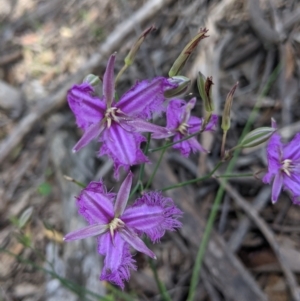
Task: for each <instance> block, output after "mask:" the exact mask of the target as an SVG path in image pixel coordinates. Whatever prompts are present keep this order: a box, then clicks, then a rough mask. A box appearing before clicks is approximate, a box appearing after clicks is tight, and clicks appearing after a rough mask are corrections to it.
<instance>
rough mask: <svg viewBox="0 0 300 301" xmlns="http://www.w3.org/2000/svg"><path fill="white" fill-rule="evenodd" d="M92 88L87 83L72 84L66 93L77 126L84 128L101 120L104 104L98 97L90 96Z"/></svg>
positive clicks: (104, 108)
mask: <svg viewBox="0 0 300 301" xmlns="http://www.w3.org/2000/svg"><path fill="white" fill-rule="evenodd" d="M93 92H94V88H93V87H92V86H91V85H89V84H88V83H86V82H85V83H82V84H81V85H74V86H73V87H72V88H71V89H70V90H69V91H68V95H67V99H68V103H69V106H70V108H71V110H72V111H73V113H74V115H75V118H76V123H77V125H78V127H80V128H81V129H83V130H86V129H87V128H88V127H89V126H90V125H91V124H94V123H98V122H99V121H100V120H102V118H103V116H104V112H105V110H106V104H105V103H104V102H103V101H102V100H101V99H100V98H98V97H95V96H92V94H93Z"/></svg>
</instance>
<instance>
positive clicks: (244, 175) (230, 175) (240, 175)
mask: <svg viewBox="0 0 300 301" xmlns="http://www.w3.org/2000/svg"><path fill="white" fill-rule="evenodd" d="M244 177H253V173H236V174H234V173H232V174H230V173H228V174H224V175H220V176H216V178H244Z"/></svg>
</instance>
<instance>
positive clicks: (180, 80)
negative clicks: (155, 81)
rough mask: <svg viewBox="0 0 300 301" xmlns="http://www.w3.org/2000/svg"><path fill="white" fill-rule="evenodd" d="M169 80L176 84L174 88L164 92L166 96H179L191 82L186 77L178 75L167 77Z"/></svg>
mask: <svg viewBox="0 0 300 301" xmlns="http://www.w3.org/2000/svg"><path fill="white" fill-rule="evenodd" d="M169 82H170V83H171V84H175V85H177V86H176V88H171V89H168V90H166V91H165V92H164V96H165V97H166V98H172V97H179V96H181V95H182V94H184V93H186V91H187V90H188V88H189V85H190V83H191V80H190V79H189V78H188V77H185V76H181V75H178V76H174V77H172V78H169Z"/></svg>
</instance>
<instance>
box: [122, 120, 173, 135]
mask: <svg viewBox="0 0 300 301" xmlns="http://www.w3.org/2000/svg"><path fill="white" fill-rule="evenodd" d="M124 123H125V124H126V125H127V126H130V127H131V128H132V130H133V131H136V132H138V133H144V132H148V133H152V136H151V138H154V139H162V138H167V137H170V136H172V135H173V133H172V132H170V131H169V130H168V129H167V128H165V127H162V126H159V125H156V124H153V123H150V122H148V121H145V120H143V119H140V118H136V119H133V120H129V121H124V122H122V123H120V124H121V126H122V127H123V128H124V126H123V124H124ZM125 129H126V128H125Z"/></svg>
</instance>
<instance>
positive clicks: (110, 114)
mask: <svg viewBox="0 0 300 301" xmlns="http://www.w3.org/2000/svg"><path fill="white" fill-rule="evenodd" d="M119 111H120V110H119V109H118V108H116V107H112V108H108V109H107V110H106V112H105V118H106V121H107V127H108V128H110V126H111V122H112V120H114V121H117V119H118V118H117V116H116V113H119Z"/></svg>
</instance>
